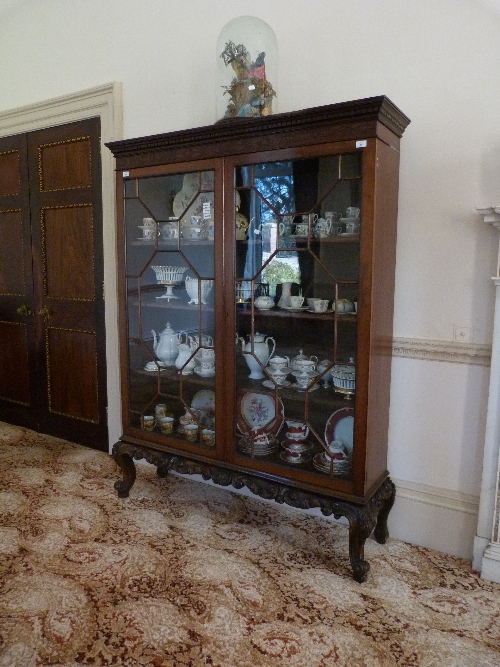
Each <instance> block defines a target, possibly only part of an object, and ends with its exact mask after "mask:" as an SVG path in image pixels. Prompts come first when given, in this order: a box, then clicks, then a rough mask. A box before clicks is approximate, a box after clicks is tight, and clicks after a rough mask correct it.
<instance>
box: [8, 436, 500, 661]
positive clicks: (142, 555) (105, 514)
mask: <svg viewBox="0 0 500 667" xmlns="http://www.w3.org/2000/svg"><path fill="white" fill-rule="evenodd" d="M0 460H1V463H0V573H1V579H0V666H1V667H7V666H8V667H32V666H35V665H36V666H38V665H52V666H53V667H77V666H79V665H124V666H129V665H130V666H131V665H144V666H146V665H147V666H151V667H180V666H182V667H361V666H363V667H392V666H396V665H399V666H405V667H499V666H500V586H498V585H494V584H490V583H488V582H484V581H481V579H479V577H478V576H477V575H476V574H474V573H473V572H472V571H471V569H470V564H469V563H467V562H465V561H463V560H461V559H458V558H453V557H450V556H445V555H443V554H440V553H437V552H433V551H430V550H428V549H421V548H416V547H413V546H410V545H408V544H404V543H402V542H397V541H395V540H389V542H388V544H386V545H385V546H382V545H378V544H377V543H376V542H375V541H374V540H372V539H369V540H368V542H367V545H366V554H367V558H368V560H369V561H370V563H371V571H370V575H369V578H368V581H367V582H366V583H365V584H357V583H355V582H354V581H353V579H352V577H351V573H350V568H349V564H348V561H347V528H346V527H345V526H342V525H336V524H333V523H331V522H327V521H325V520H323V519H320V518H316V517H311V516H308V515H306V514H303V513H300V512H299V511H296V510H293V509H290V508H287V507H278V506H275V505H272V504H270V503H264V502H262V501H260V500H257V499H253V498H246V497H242V496H238V495H235V494H232V493H231V492H229V491H227V490H224V489H221V488H218V487H212V486H208V485H205V484H200V483H198V482H196V481H193V480H191V479H189V478H179V477H174V476H169V477H167V478H166V479H160V478H158V477H157V476H156V471H155V468H154V467H153V466H147V467H146V466H144V467H143V466H138V475H137V482H136V484H135V486H134V487H133V488H132V491H131V497H130V498H129V499H126V500H119V499H118V498H117V496H116V492H115V490H114V488H113V483H114V481H115V480H116V479H118V478H119V477H120V475H119V474H118V470H117V468H116V466H115V464H114V462H113V460H112V459H111V458H110V457H109V456H107V455H106V454H101V453H98V452H95V451H93V450H90V449H86V448H84V447H81V446H79V445H73V444H69V443H66V442H64V441H61V440H55V439H53V438H47V437H44V436H40V435H38V434H35V433H33V432H31V431H25V430H23V429H19V428H15V427H11V426H7V425H5V424H0Z"/></svg>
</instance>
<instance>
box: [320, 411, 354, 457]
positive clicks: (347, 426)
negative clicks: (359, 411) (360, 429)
mask: <svg viewBox="0 0 500 667" xmlns="http://www.w3.org/2000/svg"><path fill="white" fill-rule="evenodd" d="M353 438H354V408H340V410H336V411H335V412H333V413H332V414H331V415H330V417H329V418H328V421H327V422H326V427H325V442H326V444H327V445H329V444H330V443H331V442H333V440H341V441H342V443H343V445H344V446H345V447H346V449H347V450H348V454H351V453H352V449H353Z"/></svg>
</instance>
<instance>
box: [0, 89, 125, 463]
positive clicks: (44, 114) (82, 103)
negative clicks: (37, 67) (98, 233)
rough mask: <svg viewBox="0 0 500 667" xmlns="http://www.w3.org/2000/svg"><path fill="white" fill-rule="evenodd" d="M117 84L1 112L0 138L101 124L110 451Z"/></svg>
mask: <svg viewBox="0 0 500 667" xmlns="http://www.w3.org/2000/svg"><path fill="white" fill-rule="evenodd" d="M122 109H123V107H122V90H121V83H109V84H105V85H103V86H97V87H95V88H90V89H88V90H84V91H81V92H78V93H73V94H71V95H64V96H63V97H56V98H54V99H51V100H47V101H45V102H40V103H37V104H30V105H28V106H24V107H18V108H17V109H11V110H9V111H3V112H0V137H8V136H10V135H12V134H22V133H24V132H32V131H34V130H42V129H45V128H48V127H54V126H56V125H65V124H66V123H72V122H75V121H78V120H85V119H86V118H95V117H99V118H100V119H101V164H102V216H103V220H102V223H103V224H102V226H103V255H104V284H105V286H106V294H105V301H104V320H105V327H106V366H107V369H106V370H107V397H108V402H107V405H108V436H109V446H110V450H111V447H112V446H113V444H114V443H115V442H116V441H117V440H118V438H119V437H120V436H121V434H122V427H121V394H120V360H119V344H118V298H117V265H116V197H115V160H114V157H113V155H112V153H111V151H110V150H109V149H108V148H106V147H105V146H104V144H105V143H106V142H108V141H116V140H119V139H122V138H123V112H122Z"/></svg>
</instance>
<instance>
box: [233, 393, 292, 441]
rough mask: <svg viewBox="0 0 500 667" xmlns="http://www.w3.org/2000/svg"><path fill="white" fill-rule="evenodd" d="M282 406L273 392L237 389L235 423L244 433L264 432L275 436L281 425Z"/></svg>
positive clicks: (282, 418)
mask: <svg viewBox="0 0 500 667" xmlns="http://www.w3.org/2000/svg"><path fill="white" fill-rule="evenodd" d="M283 420H284V408H283V403H282V402H281V399H280V398H278V397H275V396H274V394H268V393H266V392H260V391H239V392H238V397H237V416H236V423H237V426H238V429H239V430H240V431H241V433H243V434H244V435H247V434H248V433H253V434H254V435H258V434H260V433H265V434H266V435H267V436H271V437H276V436H277V435H278V433H279V431H280V429H281V427H282V426H283Z"/></svg>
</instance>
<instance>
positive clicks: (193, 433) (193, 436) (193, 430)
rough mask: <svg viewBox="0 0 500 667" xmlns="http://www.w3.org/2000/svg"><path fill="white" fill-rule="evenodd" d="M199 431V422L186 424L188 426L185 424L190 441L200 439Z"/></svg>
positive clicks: (185, 430) (187, 437)
mask: <svg viewBox="0 0 500 667" xmlns="http://www.w3.org/2000/svg"><path fill="white" fill-rule="evenodd" d="M198 431H199V427H198V424H186V426H184V433H185V435H186V439H187V440H189V442H196V440H197V439H198Z"/></svg>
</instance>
